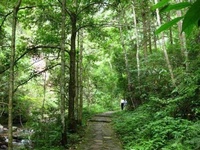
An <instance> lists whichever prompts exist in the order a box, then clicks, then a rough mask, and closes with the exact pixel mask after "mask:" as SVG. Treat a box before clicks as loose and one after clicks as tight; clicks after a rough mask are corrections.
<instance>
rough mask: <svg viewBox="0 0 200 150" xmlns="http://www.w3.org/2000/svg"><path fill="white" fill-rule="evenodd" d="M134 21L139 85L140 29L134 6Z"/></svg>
mask: <svg viewBox="0 0 200 150" xmlns="http://www.w3.org/2000/svg"><path fill="white" fill-rule="evenodd" d="M133 21H134V27H135V36H136V49H137V51H136V60H137V72H138V83H140V55H139V54H140V50H139V48H140V47H139V35H138V28H137V21H136V13H135V7H134V5H133Z"/></svg>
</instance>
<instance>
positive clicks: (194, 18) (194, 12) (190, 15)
mask: <svg viewBox="0 0 200 150" xmlns="http://www.w3.org/2000/svg"><path fill="white" fill-rule="evenodd" d="M199 10H200V1H199V0H196V2H194V3H193V4H192V6H191V7H190V8H189V10H188V11H187V13H186V14H185V17H184V19H183V26H182V30H183V31H186V30H187V29H188V28H190V26H193V25H197V24H198V21H199V20H200V15H199ZM190 32H191V31H189V33H190Z"/></svg>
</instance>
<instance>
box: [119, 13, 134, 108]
mask: <svg viewBox="0 0 200 150" xmlns="http://www.w3.org/2000/svg"><path fill="white" fill-rule="evenodd" d="M123 11H124V10H121V13H120V15H119V26H120V27H119V30H120V40H121V46H122V49H123V51H124V60H125V72H126V75H127V84H128V85H127V89H128V99H130V102H131V103H132V106H133V107H134V108H135V107H136V105H137V104H136V103H135V102H134V100H133V97H132V95H131V94H130V93H132V92H133V91H132V83H131V74H130V71H129V62H128V54H127V49H126V46H125V40H124V35H123V28H122V27H123V26H125V25H124V20H123V18H124V16H123V15H124V12H123Z"/></svg>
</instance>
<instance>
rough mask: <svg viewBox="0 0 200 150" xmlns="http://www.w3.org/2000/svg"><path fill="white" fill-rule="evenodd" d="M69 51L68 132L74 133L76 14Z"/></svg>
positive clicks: (72, 25) (72, 17)
mask: <svg viewBox="0 0 200 150" xmlns="http://www.w3.org/2000/svg"><path fill="white" fill-rule="evenodd" d="M70 17H71V18H70V19H71V27H72V31H71V50H70V52H69V55H70V68H69V71H70V78H69V113H68V118H69V130H70V131H71V132H76V120H75V115H74V102H75V98H76V76H75V73H76V21H77V20H76V19H77V18H76V14H74V13H72V14H71V16H70Z"/></svg>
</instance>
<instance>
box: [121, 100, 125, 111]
mask: <svg viewBox="0 0 200 150" xmlns="http://www.w3.org/2000/svg"><path fill="white" fill-rule="evenodd" d="M124 102H125V101H124V100H123V99H121V110H123V109H124Z"/></svg>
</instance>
